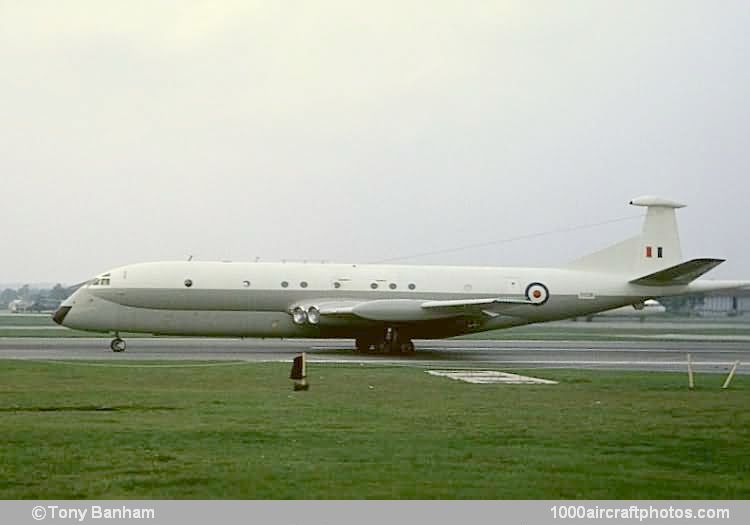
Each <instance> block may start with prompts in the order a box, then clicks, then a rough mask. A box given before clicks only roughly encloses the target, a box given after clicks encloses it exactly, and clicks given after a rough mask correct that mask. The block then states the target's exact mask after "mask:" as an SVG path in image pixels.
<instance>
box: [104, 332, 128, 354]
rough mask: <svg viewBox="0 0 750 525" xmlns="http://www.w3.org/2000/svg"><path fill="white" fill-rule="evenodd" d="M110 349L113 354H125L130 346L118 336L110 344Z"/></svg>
mask: <svg viewBox="0 0 750 525" xmlns="http://www.w3.org/2000/svg"><path fill="white" fill-rule="evenodd" d="M109 347H110V348H111V349H112V351H113V352H124V351H125V349H126V348H127V347H128V345H127V343H125V341H124V340H122V339H120V336H119V334H116V335H115V338H114V339H112V342H111V343H110V344H109Z"/></svg>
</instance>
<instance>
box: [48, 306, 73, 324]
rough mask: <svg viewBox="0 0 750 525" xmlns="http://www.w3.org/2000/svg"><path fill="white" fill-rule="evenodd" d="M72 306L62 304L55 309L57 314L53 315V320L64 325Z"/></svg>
mask: <svg viewBox="0 0 750 525" xmlns="http://www.w3.org/2000/svg"><path fill="white" fill-rule="evenodd" d="M70 310H71V307H70V306H61V307H60V308H58V309H57V310H56V311H55V315H53V316H52V320H53V321H54V322H56V323H57V324H59V325H60V326H62V324H63V321H65V317H66V316H67V315H68V314H69V313H70Z"/></svg>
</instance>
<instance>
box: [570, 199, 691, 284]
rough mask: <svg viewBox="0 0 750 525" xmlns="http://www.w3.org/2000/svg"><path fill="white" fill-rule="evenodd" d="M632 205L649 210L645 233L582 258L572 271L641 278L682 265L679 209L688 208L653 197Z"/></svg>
mask: <svg viewBox="0 0 750 525" xmlns="http://www.w3.org/2000/svg"><path fill="white" fill-rule="evenodd" d="M630 204H631V205H632V206H643V207H645V208H646V209H647V210H646V219H645V221H644V222H643V230H642V231H641V234H640V235H638V236H635V237H631V238H630V239H627V240H625V241H622V242H619V243H617V244H615V245H614V246H610V247H609V248H605V249H604V250H601V251H598V252H595V253H592V254H590V255H586V256H584V257H581V258H580V259H577V260H575V261H573V262H572V263H571V264H570V265H569V266H568V267H569V268H573V269H577V270H588V271H598V272H611V273H624V274H629V275H636V276H640V275H646V274H650V273H653V272H657V271H659V270H663V269H665V268H669V267H670V266H675V265H677V264H679V263H680V262H682V252H681V248H680V235H679V232H678V230H677V218H676V216H675V210H676V209H678V208H683V207H684V206H685V205H684V204H680V203H678V202H672V201H668V200H666V199H660V198H658V197H651V196H644V197H638V198H637V199H633V200H632V201H630Z"/></svg>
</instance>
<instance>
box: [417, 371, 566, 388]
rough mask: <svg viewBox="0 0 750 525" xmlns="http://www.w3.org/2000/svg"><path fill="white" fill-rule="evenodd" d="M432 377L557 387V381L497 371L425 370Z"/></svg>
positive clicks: (475, 382)
mask: <svg viewBox="0 0 750 525" xmlns="http://www.w3.org/2000/svg"><path fill="white" fill-rule="evenodd" d="M425 372H427V373H428V374H430V375H431V376H439V377H447V378H449V379H453V380H456V381H463V382H465V383H474V384H481V385H487V384H498V383H499V384H506V385H556V384H557V381H550V380H549V379H540V378H538V377H528V376H521V375H518V374H509V373H507V372H498V371H496V370H472V371H456V370H425Z"/></svg>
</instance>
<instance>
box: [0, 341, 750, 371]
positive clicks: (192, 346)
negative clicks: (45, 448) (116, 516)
mask: <svg viewBox="0 0 750 525" xmlns="http://www.w3.org/2000/svg"><path fill="white" fill-rule="evenodd" d="M353 347H354V343H353V341H348V340H318V339H293V340H270V339H267V340H263V339H244V340H240V339H214V338H211V339H205V338H200V339H195V338H190V339H183V338H133V339H130V340H129V341H128V350H127V351H126V352H122V353H113V352H112V351H110V350H109V340H108V339H99V338H90V339H89V338H81V339H78V338H69V339H65V338H0V359H36V360H53V361H54V360H97V361H105V362H106V361H122V360H159V361H175V362H178V361H255V362H274V361H291V360H292V358H293V357H294V356H296V355H298V354H299V353H301V352H307V355H308V360H309V361H310V362H312V363H316V362H319V363H372V364H390V365H401V366H416V367H424V368H443V369H445V368H456V369H460V368H493V369H501V370H510V371H512V370H513V369H523V368H588V369H591V368H600V369H623V370H653V371H684V370H685V369H686V363H687V354H688V353H689V354H691V356H692V360H693V364H694V367H695V370H696V371H704V372H725V371H727V370H728V369H730V368H731V367H732V365H733V364H734V362H736V361H739V362H740V363H741V365H740V367H739V369H738V370H737V372H738V373H748V372H750V370H748V368H750V367H747V366H746V365H747V364H748V363H750V343H748V342H745V341H728V340H715V341H505V340H504V341H480V340H437V341H434V340H433V341H418V342H417V349H418V350H417V352H416V353H415V354H413V355H387V354H364V355H363V354H356V353H354V352H353Z"/></svg>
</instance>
